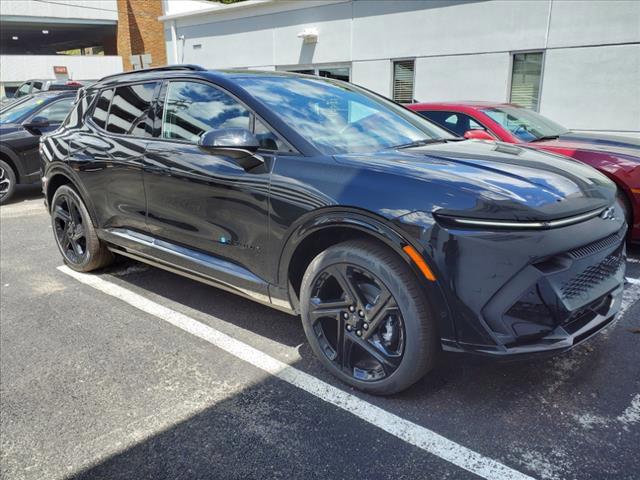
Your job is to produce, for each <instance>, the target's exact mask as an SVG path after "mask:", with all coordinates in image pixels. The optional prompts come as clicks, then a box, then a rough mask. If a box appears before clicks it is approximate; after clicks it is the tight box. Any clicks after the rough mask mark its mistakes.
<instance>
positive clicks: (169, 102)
mask: <svg viewBox="0 0 640 480" xmlns="http://www.w3.org/2000/svg"><path fill="white" fill-rule="evenodd" d="M232 127H240V128H246V129H247V130H249V129H250V128H251V114H250V113H249V110H247V109H246V108H245V107H244V106H243V105H242V104H240V103H239V102H238V101H237V100H236V99H234V98H233V97H231V96H230V95H228V94H226V93H225V92H223V91H222V90H220V89H218V88H216V87H214V86H212V85H207V84H205V83H199V82H188V81H185V82H170V83H169V86H168V88H167V94H166V99H165V104H164V111H163V116H162V137H163V138H169V139H176V140H186V141H189V142H192V143H197V142H198V140H199V139H200V137H201V136H202V134H204V133H205V132H207V131H209V130H218V129H221V128H232Z"/></svg>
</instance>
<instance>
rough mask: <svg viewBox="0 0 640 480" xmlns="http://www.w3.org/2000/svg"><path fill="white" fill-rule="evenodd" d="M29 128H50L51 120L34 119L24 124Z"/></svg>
mask: <svg viewBox="0 0 640 480" xmlns="http://www.w3.org/2000/svg"><path fill="white" fill-rule="evenodd" d="M23 126H24V127H27V128H46V127H48V126H49V119H48V118H46V117H33V118H32V119H31V120H30V121H28V122H26V123H24V124H23Z"/></svg>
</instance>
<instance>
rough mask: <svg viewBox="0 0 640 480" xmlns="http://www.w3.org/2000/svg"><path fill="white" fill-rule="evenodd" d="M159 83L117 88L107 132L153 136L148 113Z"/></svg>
mask: <svg viewBox="0 0 640 480" xmlns="http://www.w3.org/2000/svg"><path fill="white" fill-rule="evenodd" d="M156 85H157V83H156V82H151V83H143V84H140V85H128V86H126V87H118V88H116V91H115V95H114V96H113V100H112V101H111V109H110V110H109V121H108V122H107V131H109V132H112V133H120V134H130V135H135V136H139V137H142V136H145V135H146V134H147V132H148V134H149V135H151V128H150V125H149V128H147V126H148V123H149V122H148V112H149V108H150V107H151V100H152V99H153V92H154V90H155V88H156Z"/></svg>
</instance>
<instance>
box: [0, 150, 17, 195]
mask: <svg viewBox="0 0 640 480" xmlns="http://www.w3.org/2000/svg"><path fill="white" fill-rule="evenodd" d="M15 189H16V174H15V172H14V171H13V169H12V168H11V167H10V166H9V165H8V164H7V163H6V162H3V161H2V160H0V204H2V203H5V202H6V201H8V200H9V199H10V198H11V197H12V196H13V192H14V191H15Z"/></svg>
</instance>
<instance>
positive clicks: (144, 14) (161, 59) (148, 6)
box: [118, 0, 167, 70]
mask: <svg viewBox="0 0 640 480" xmlns="http://www.w3.org/2000/svg"><path fill="white" fill-rule="evenodd" d="M161 15H162V1H161V0H118V55H120V56H122V61H123V64H124V69H125V70H132V69H133V67H132V65H131V55H142V54H150V55H151V66H152V67H157V66H161V65H166V64H167V53H166V50H165V43H164V26H163V24H162V23H161V22H159V21H158V17H159V16H161Z"/></svg>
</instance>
